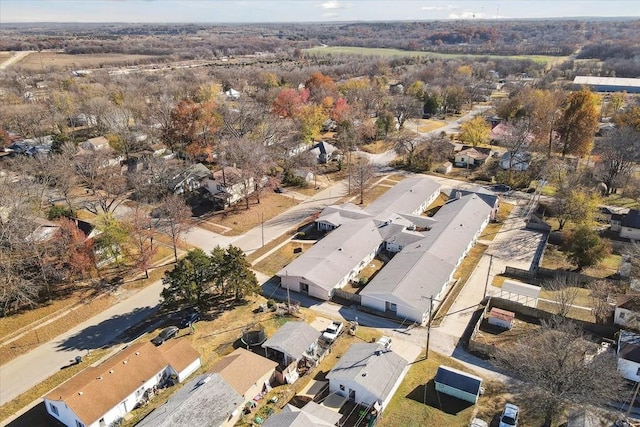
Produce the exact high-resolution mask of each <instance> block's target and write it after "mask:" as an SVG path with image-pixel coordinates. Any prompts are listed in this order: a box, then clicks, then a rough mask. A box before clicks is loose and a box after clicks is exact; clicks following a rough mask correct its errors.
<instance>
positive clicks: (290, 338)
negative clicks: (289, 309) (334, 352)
mask: <svg viewBox="0 0 640 427" xmlns="http://www.w3.org/2000/svg"><path fill="white" fill-rule="evenodd" d="M320 335H321V333H320V332H319V331H317V330H315V329H314V328H312V327H311V326H309V325H308V324H306V323H305V322H293V321H292V322H287V323H285V324H284V325H282V326H281V327H280V329H278V330H277V331H276V333H275V334H273V336H272V337H270V338H269V339H267V340H266V341H265V342H264V343H263V344H262V348H264V349H265V353H266V356H267V357H268V358H269V359H271V360H274V361H276V362H278V364H279V367H280V368H285V367H287V366H289V365H291V364H292V363H296V362H297V361H299V360H302V359H303V358H304V357H311V356H312V355H313V354H314V353H315V350H316V348H317V347H318V338H320ZM296 379H297V377H296ZM292 380H293V381H295V379H293V378H292ZM293 381H291V382H293Z"/></svg>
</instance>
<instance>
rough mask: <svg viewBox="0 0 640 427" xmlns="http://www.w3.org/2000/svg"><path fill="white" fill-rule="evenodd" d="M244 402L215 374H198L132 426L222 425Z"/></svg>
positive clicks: (214, 426) (204, 426)
mask: <svg viewBox="0 0 640 427" xmlns="http://www.w3.org/2000/svg"><path fill="white" fill-rule="evenodd" d="M242 403H244V400H243V398H242V396H240V395H239V394H238V393H236V391H235V390H234V389H233V387H231V386H230V385H229V384H227V382H226V381H225V380H224V379H223V378H222V377H221V376H220V375H219V374H205V375H200V376H198V377H197V378H195V379H194V380H192V381H190V382H188V383H186V384H185V385H184V387H182V388H181V389H180V390H179V391H178V392H177V393H175V394H174V395H173V396H171V397H170V398H169V400H168V401H167V402H166V403H165V404H164V405H162V406H160V407H159V408H157V409H156V410H154V411H153V412H151V413H150V414H149V415H147V416H146V417H145V418H144V419H143V420H142V421H141V422H139V423H138V424H136V425H137V426H138V427H173V426H199V427H200V426H203V427H218V426H220V425H222V424H223V423H224V422H225V421H226V420H227V419H228V418H229V417H230V416H231V414H232V413H233V411H235V410H236V409H237V408H239V407H240V405H242Z"/></svg>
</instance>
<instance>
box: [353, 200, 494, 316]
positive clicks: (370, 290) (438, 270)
mask: <svg viewBox="0 0 640 427" xmlns="http://www.w3.org/2000/svg"><path fill="white" fill-rule="evenodd" d="M496 200H497V198H496V197H495V196H490V195H488V194H477V193H461V197H460V198H459V199H456V198H453V199H451V200H450V201H449V202H448V203H447V204H445V205H444V206H442V207H441V208H440V210H439V211H438V212H437V213H436V214H435V215H434V216H433V220H435V221H434V222H433V224H432V226H431V229H430V230H429V231H426V232H424V233H423V234H424V236H425V237H424V238H423V239H421V240H418V241H416V242H415V243H411V244H410V245H408V246H405V247H404V249H403V250H402V251H401V252H400V253H398V254H396V255H395V256H394V257H393V259H391V261H389V263H387V265H385V267H384V268H383V269H382V270H380V271H379V272H378V274H377V275H376V276H375V278H374V279H373V280H372V281H371V282H370V283H369V284H368V285H367V286H366V287H365V288H364V289H363V290H362V291H361V292H360V294H361V295H368V296H376V297H383V298H384V299H385V300H387V301H389V302H394V303H396V304H398V303H401V304H404V305H409V306H411V307H414V308H416V309H420V310H422V311H424V310H426V309H427V308H428V306H429V300H428V297H430V296H432V295H437V294H439V293H440V291H441V290H442V286H443V284H444V283H446V282H447V281H448V280H449V278H450V277H451V275H452V274H453V272H454V271H455V269H456V265H457V262H458V260H459V259H460V257H461V256H462V254H463V253H464V251H465V250H466V249H467V247H468V245H469V242H470V241H471V239H472V238H473V236H475V234H476V233H477V232H478V230H479V229H480V225H481V224H482V223H483V222H484V221H485V220H486V219H487V217H488V215H489V214H490V212H491V210H492V209H493V207H492V206H493V204H494V203H495V202H496Z"/></svg>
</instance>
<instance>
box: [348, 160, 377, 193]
mask: <svg viewBox="0 0 640 427" xmlns="http://www.w3.org/2000/svg"><path fill="white" fill-rule="evenodd" d="M349 173H350V174H351V176H352V179H351V182H352V183H353V189H354V190H355V191H357V192H358V193H359V194H360V204H362V203H364V191H365V190H366V188H367V185H368V184H369V181H370V180H371V178H373V177H374V174H375V169H374V167H373V165H372V164H371V161H369V159H367V158H364V157H358V159H357V160H356V162H355V164H354V165H352V166H351V167H350V168H349Z"/></svg>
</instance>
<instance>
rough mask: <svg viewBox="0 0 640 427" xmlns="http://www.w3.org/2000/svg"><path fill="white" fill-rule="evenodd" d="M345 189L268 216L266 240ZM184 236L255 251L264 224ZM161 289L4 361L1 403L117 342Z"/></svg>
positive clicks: (154, 305)
mask: <svg viewBox="0 0 640 427" xmlns="http://www.w3.org/2000/svg"><path fill="white" fill-rule="evenodd" d="M345 191H346V189H345V186H344V184H343V183H341V182H339V183H336V184H334V185H332V186H330V187H328V188H326V189H325V190H323V191H321V192H319V193H318V194H316V195H315V196H313V197H311V198H309V199H308V200H307V201H305V202H303V203H301V204H299V205H296V206H294V207H293V208H291V209H289V210H288V211H286V212H284V213H283V214H281V215H279V216H277V217H276V218H273V219H272V220H270V221H267V222H265V224H264V225H265V227H264V234H265V243H268V242H269V241H271V240H273V239H275V238H277V237H278V236H280V235H281V234H283V233H284V232H286V231H288V230H289V229H291V227H294V226H295V225H297V224H299V223H300V222H301V221H302V220H304V219H305V218H307V217H309V216H310V215H312V214H313V213H315V212H317V211H318V210H320V209H322V208H323V207H324V206H326V205H329V204H332V203H335V201H336V200H338V199H339V198H340V197H342V196H343V195H344V194H345ZM184 238H185V240H186V241H187V242H188V243H190V244H192V245H194V246H197V247H200V248H202V249H203V250H205V251H210V250H211V249H213V247H215V246H216V245H218V244H219V245H221V246H226V245H228V244H229V243H233V244H234V245H237V246H239V247H240V248H242V249H243V250H245V251H246V252H247V253H251V252H253V251H255V250H256V249H258V248H260V247H261V246H262V229H261V227H256V228H255V229H253V230H251V231H249V232H248V233H247V234H246V235H244V236H237V237H228V236H222V235H219V234H216V233H213V232H210V231H207V230H204V229H202V228H199V227H194V228H192V229H191V230H190V231H189V232H188V233H186V234H185V236H184ZM265 279H266V278H265ZM161 290H162V282H161V281H157V282H155V283H153V284H152V285H150V286H148V287H147V288H145V289H143V290H142V291H140V292H138V293H136V294H134V295H133V296H131V297H130V298H127V299H124V300H123V301H121V302H120V303H118V304H116V305H114V306H113V307H111V308H110V309H108V310H106V311H104V312H102V313H101V314H99V315H98V316H95V317H93V318H91V319H89V320H87V321H86V322H83V323H82V324H80V325H78V326H77V327H75V328H73V329H72V330H70V331H68V332H67V333H64V334H62V335H60V336H58V337H56V338H54V339H53V340H52V341H50V342H47V343H44V344H42V345H41V346H39V347H36V348H34V349H32V350H31V351H28V352H27V353H25V354H24V355H22V356H20V357H18V358H16V359H14V360H12V361H10V362H8V363H6V364H3V365H2V366H0V405H2V404H4V403H6V402H8V401H10V400H12V399H14V398H15V397H16V396H18V395H19V394H20V393H22V392H24V391H26V390H28V389H29V388H31V387H33V386H34V385H36V384H38V383H39V382H41V381H43V380H45V379H46V378H48V377H49V376H51V375H53V374H54V373H55V372H57V371H58V370H60V368H61V367H63V366H65V365H68V364H69V361H70V360H72V359H74V358H75V357H76V356H78V355H85V354H86V353H87V351H88V350H91V349H96V348H100V347H102V346H104V345H106V344H108V343H110V342H112V340H114V338H116V337H117V336H118V335H120V334H121V333H122V332H123V331H124V330H125V329H126V328H127V327H129V326H131V325H135V324H137V323H139V322H141V321H142V320H143V319H144V318H146V317H148V316H149V315H150V314H151V313H152V312H153V311H155V310H157V309H158V308H159V305H158V304H159V302H160V291H161Z"/></svg>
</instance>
